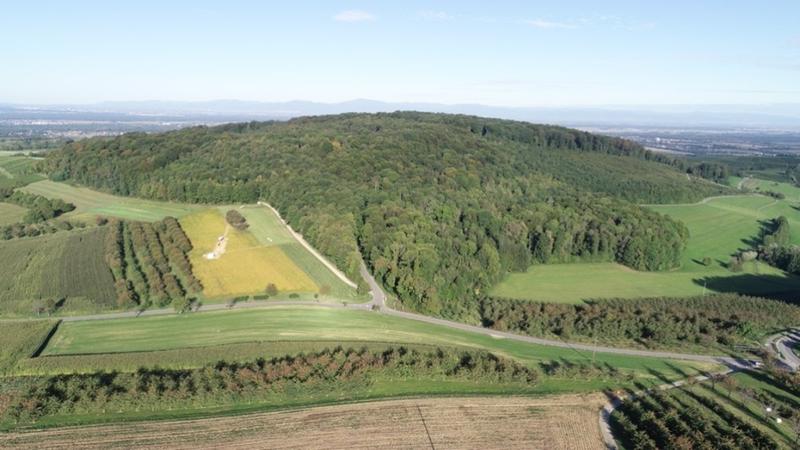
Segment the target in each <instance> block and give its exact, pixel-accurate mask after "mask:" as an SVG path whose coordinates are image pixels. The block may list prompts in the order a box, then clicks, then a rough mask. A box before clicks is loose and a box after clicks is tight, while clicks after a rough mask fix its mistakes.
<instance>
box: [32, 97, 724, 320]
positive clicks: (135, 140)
mask: <svg viewBox="0 0 800 450" xmlns="http://www.w3.org/2000/svg"><path fill="white" fill-rule="evenodd" d="M678 165H679V164H678V163H675V162H674V161H673V160H672V159H671V158H667V157H665V156H660V155H656V154H653V153H651V152H648V151H646V150H645V149H643V148H642V147H641V146H639V145H637V144H635V143H633V142H630V141H626V140H623V139H617V138H610V137H603V136H597V135H593V134H589V133H585V132H581V131H577V130H570V129H566V128H561V127H552V126H542V125H532V124H528V123H523V122H513V121H505V120H495V119H484V118H479V117H470V116H457V115H446V114H426V113H412V112H404V113H392V114H344V115H339V116H327V117H312V118H300V119H294V120H291V121H288V122H266V123H255V122H253V123H244V124H232V125H224V126H219V127H213V128H208V127H197V128H192V129H184V130H179V131H174V132H169V133H163V134H156V135H149V134H143V133H131V134H126V135H123V136H120V137H117V138H113V139H107V138H97V139H88V140H82V141H77V142H73V143H69V144H67V145H66V146H65V147H64V148H63V149H61V150H59V151H56V152H52V153H50V154H48V157H47V158H46V160H45V161H44V163H43V164H42V169H43V170H45V171H47V172H48V173H49V174H50V176H51V177H52V178H53V179H55V180H65V179H70V180H74V181H77V182H80V183H83V184H86V185H90V186H92V187H95V188H99V189H102V190H105V191H109V192H113V193H115V194H121V195H133V196H140V197H146V198H153V199H159V200H174V201H187V202H201V203H215V204H231V203H252V202H256V201H258V200H263V201H267V202H269V203H271V204H272V205H273V206H275V207H276V208H277V209H278V210H279V211H280V212H281V215H282V216H283V217H285V218H286V219H287V221H288V222H289V223H290V224H291V225H292V226H293V227H294V228H295V229H297V230H299V231H300V232H302V233H303V235H304V236H305V237H306V238H307V239H308V240H309V241H310V242H311V243H312V244H313V245H314V246H315V247H317V248H318V249H319V250H320V251H322V252H323V253H324V254H326V255H327V256H329V257H330V258H331V259H332V260H333V261H334V262H335V263H336V264H337V266H339V267H340V268H342V269H343V270H344V271H345V272H346V273H347V274H348V275H349V276H350V277H351V278H352V279H360V277H359V276H358V268H359V264H360V261H361V257H362V255H363V257H364V259H365V260H366V263H367V264H368V266H369V267H370V268H371V269H372V270H373V272H374V273H376V275H377V277H378V278H379V279H380V280H381V281H382V282H383V283H384V285H385V286H386V287H387V288H388V289H389V290H390V291H391V292H392V293H393V294H395V295H396V296H397V297H398V298H399V299H400V300H401V301H402V302H403V303H404V305H405V306H406V307H408V308H410V309H414V310H417V311H421V312H424V313H428V314H435V315H440V316H444V317H448V318H453V319H459V320H469V321H473V322H475V321H478V319H479V314H478V299H479V297H480V295H481V294H482V293H483V292H485V291H487V290H488V288H489V287H490V286H491V285H493V284H494V283H496V282H497V281H499V280H500V279H501V277H502V276H503V274H504V273H506V272H508V271H517V270H524V269H526V268H527V267H528V266H529V265H530V264H534V263H551V262H559V261H567V260H572V259H581V260H596V261H618V262H620V263H622V264H625V265H628V266H630V267H632V268H635V269H638V270H664V269H668V268H671V267H675V266H677V264H678V263H679V255H680V253H681V251H682V250H683V247H684V246H685V243H686V239H687V236H688V232H687V230H686V228H685V227H684V226H683V225H682V224H680V223H679V222H677V221H674V220H671V219H669V218H667V217H666V216H663V215H660V214H657V213H655V212H652V211H649V210H647V209H645V208H642V207H640V206H638V205H636V204H635V203H636V202H647V203H662V202H690V201H697V200H700V199H701V198H703V197H706V196H710V195H716V194H720V193H724V192H727V189H726V188H724V187H721V186H718V185H716V184H714V183H710V182H707V181H704V180H701V179H696V178H692V179H691V180H687V179H686V176H685V175H684V174H683V170H682V169H680V168H678V167H677V166H678ZM698 170H700V169H698ZM702 171H703V172H706V169H702ZM707 171H708V172H709V173H710V172H713V170H712V169H708V170H707ZM364 287H365V286H362V289H363V288H364Z"/></svg>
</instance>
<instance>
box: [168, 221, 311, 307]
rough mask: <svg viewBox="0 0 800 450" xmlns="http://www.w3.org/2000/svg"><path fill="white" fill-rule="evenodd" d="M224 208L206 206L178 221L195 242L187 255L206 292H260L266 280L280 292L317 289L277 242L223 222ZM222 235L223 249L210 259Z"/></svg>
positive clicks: (244, 293) (221, 294) (243, 293)
mask: <svg viewBox="0 0 800 450" xmlns="http://www.w3.org/2000/svg"><path fill="white" fill-rule="evenodd" d="M225 209H226V208H224V207H223V208H218V209H217V208H213V209H211V208H210V209H206V210H203V211H201V212H198V213H195V214H191V215H188V216H186V217H183V218H182V219H181V221H180V222H181V226H182V227H183V229H184V231H185V232H186V235H187V236H188V237H189V239H190V240H191V241H192V245H193V246H194V249H193V250H192V251H191V252H190V253H189V259H190V260H191V262H192V268H193V270H194V273H195V275H196V276H197V278H199V279H200V281H201V282H202V283H203V293H205V295H206V296H208V297H211V298H214V297H223V296H236V295H247V294H260V293H263V292H264V288H265V287H266V286H267V284H269V283H273V284H275V285H276V286H277V288H278V289H279V290H280V291H282V292H316V291H317V290H318V289H319V287H318V286H317V285H316V284H315V283H314V281H312V280H311V278H309V276H308V274H306V273H305V272H304V271H303V270H302V269H301V268H300V267H298V266H297V265H296V264H295V263H294V262H293V261H292V260H291V259H290V258H289V257H288V256H287V255H286V254H285V253H284V252H283V250H281V247H280V246H278V245H265V243H263V242H260V241H259V240H258V238H257V237H256V236H255V235H254V234H253V233H252V232H251V231H250V230H237V229H235V228H233V227H228V226H226V223H225V219H224V216H223V214H224V213H223V211H224V210H225ZM226 230H227V231H226ZM223 235H224V236H225V238H224V239H225V245H224V252H222V251H221V252H218V254H217V255H216V257H215V258H213V259H209V258H207V257H206V255H207V254H209V253H211V252H212V251H214V249H215V247H216V246H217V243H218V239H219V238H220V237H221V236H223Z"/></svg>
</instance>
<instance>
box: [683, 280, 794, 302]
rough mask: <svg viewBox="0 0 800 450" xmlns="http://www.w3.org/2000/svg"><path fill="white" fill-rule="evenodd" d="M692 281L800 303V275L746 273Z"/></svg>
mask: <svg viewBox="0 0 800 450" xmlns="http://www.w3.org/2000/svg"><path fill="white" fill-rule="evenodd" d="M692 282H694V283H695V284H696V285H698V286H705V287H706V288H707V289H709V290H712V291H716V292H726V293H739V294H750V295H756V296H759V297H766V298H771V299H774V300H781V301H784V302H787V303H794V304H798V303H800V294H798V293H799V292H800V277H797V276H782V275H762V274H750V273H746V274H738V275H733V274H732V275H730V276H713V277H702V278H695V279H693V280H692Z"/></svg>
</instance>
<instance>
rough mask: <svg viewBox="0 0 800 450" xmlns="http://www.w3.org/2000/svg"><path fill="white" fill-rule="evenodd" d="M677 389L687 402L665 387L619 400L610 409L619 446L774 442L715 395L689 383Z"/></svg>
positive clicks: (765, 445) (651, 448)
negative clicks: (691, 388) (687, 386)
mask: <svg viewBox="0 0 800 450" xmlns="http://www.w3.org/2000/svg"><path fill="white" fill-rule="evenodd" d="M681 392H682V393H684V394H685V395H686V396H687V397H689V398H690V399H691V402H692V403H688V402H687V400H688V399H687V400H683V399H681V398H678V397H677V396H675V395H673V394H670V393H665V392H652V393H649V394H647V395H644V396H641V397H638V398H636V399H633V400H628V401H625V402H623V403H622V405H620V406H619V407H618V408H617V409H616V410H615V411H614V413H613V414H612V415H611V418H612V426H613V429H614V436H615V438H617V439H618V440H619V441H620V442H621V443H622V445H623V446H624V447H625V448H628V449H641V450H656V449H692V448H695V449H720V450H723V449H727V450H739V449H745V448H747V449H775V448H780V446H779V445H778V443H777V442H775V440H773V439H772V438H771V437H770V436H769V435H767V434H766V433H764V432H763V431H761V430H760V429H758V428H757V427H755V426H753V425H752V424H750V423H749V422H746V421H745V420H742V418H741V417H740V416H738V415H736V414H734V413H732V412H731V411H729V410H728V408H726V407H725V406H724V405H723V404H721V403H720V402H719V401H717V400H715V399H712V398H710V397H707V396H703V395H698V394H696V393H694V392H693V391H691V390H690V389H684V390H681ZM715 416H716V417H719V418H720V419H722V421H723V422H724V425H723V424H721V423H720V422H718V421H717V420H715V419H714V417H715Z"/></svg>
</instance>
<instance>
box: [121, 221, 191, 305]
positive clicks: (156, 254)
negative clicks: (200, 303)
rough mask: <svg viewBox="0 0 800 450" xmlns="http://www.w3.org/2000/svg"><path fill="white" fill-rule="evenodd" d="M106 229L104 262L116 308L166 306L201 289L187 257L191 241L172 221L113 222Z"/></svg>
mask: <svg viewBox="0 0 800 450" xmlns="http://www.w3.org/2000/svg"><path fill="white" fill-rule="evenodd" d="M108 226H109V230H108V233H107V234H106V262H107V263H108V265H109V267H110V268H111V272H112V274H113V275H114V282H115V286H116V290H117V303H118V304H119V306H121V307H132V306H136V305H139V306H140V307H147V306H149V305H151V304H155V305H158V306H166V305H168V304H170V303H172V302H174V301H176V300H185V299H186V298H187V296H188V295H189V294H191V293H198V292H200V291H201V290H202V285H201V284H200V281H199V280H198V279H197V278H196V277H195V276H194V274H193V272H192V266H191V263H190V261H189V258H188V256H187V255H186V254H187V252H189V251H190V250H191V249H192V246H191V242H190V241H189V239H188V237H187V236H186V234H185V233H184V232H183V229H182V228H181V227H180V224H179V223H178V221H177V220H176V219H175V218H172V217H168V218H166V219H164V220H163V221H161V222H157V223H155V224H151V223H144V222H127V221H120V220H116V219H112V220H111V221H109V224H108Z"/></svg>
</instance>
